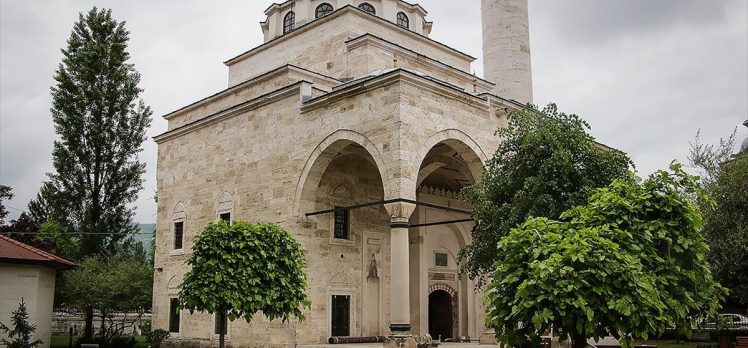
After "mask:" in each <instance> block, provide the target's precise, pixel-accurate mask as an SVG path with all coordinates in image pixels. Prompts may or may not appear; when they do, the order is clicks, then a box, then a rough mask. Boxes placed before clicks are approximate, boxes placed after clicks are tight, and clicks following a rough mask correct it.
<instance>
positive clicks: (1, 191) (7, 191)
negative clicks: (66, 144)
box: [0, 185, 13, 226]
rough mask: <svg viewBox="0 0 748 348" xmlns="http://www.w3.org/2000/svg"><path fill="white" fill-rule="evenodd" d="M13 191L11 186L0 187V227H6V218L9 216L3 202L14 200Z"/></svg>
mask: <svg viewBox="0 0 748 348" xmlns="http://www.w3.org/2000/svg"><path fill="white" fill-rule="evenodd" d="M12 191H13V189H12V188H10V186H5V185H0V226H2V225H5V217H6V216H8V209H6V208H5V203H3V201H5V200H8V199H11V198H13V192H12Z"/></svg>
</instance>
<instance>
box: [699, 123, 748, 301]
mask: <svg viewBox="0 0 748 348" xmlns="http://www.w3.org/2000/svg"><path fill="white" fill-rule="evenodd" d="M734 149H735V132H733V134H732V135H731V136H730V137H728V138H727V139H721V140H720V142H719V145H717V146H714V145H710V144H704V143H702V142H701V140H700V137H699V136H698V135H697V137H696V140H695V141H694V142H693V143H692V144H691V151H690V155H689V160H690V162H691V164H692V165H693V166H695V167H696V168H698V169H699V171H700V172H701V175H702V185H703V186H704V189H705V190H706V192H707V194H709V196H710V197H711V198H712V199H713V200H714V203H713V204H704V205H702V210H703V212H704V230H703V234H704V236H705V237H706V239H707V242H708V244H709V247H710V249H709V253H708V258H709V261H710V263H711V266H712V273H713V274H714V277H715V278H716V279H717V280H719V282H720V283H722V285H724V286H726V287H727V288H728V289H730V292H729V294H728V296H727V305H728V306H733V307H745V306H748V151H744V152H742V153H739V154H736V155H734V154H733V151H734Z"/></svg>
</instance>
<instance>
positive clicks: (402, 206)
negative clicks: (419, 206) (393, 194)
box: [384, 202, 416, 223]
mask: <svg viewBox="0 0 748 348" xmlns="http://www.w3.org/2000/svg"><path fill="white" fill-rule="evenodd" d="M384 208H385V209H387V214H389V215H390V219H391V221H392V222H395V223H407V222H408V220H410V215H411V214H413V211H414V210H415V209H416V205H415V204H413V203H408V202H395V203H387V204H385V205H384Z"/></svg>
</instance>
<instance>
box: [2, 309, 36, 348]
mask: <svg viewBox="0 0 748 348" xmlns="http://www.w3.org/2000/svg"><path fill="white" fill-rule="evenodd" d="M11 325H13V328H12V329H11V328H9V327H8V326H6V325H5V324H3V323H0V331H2V332H3V333H5V335H6V336H8V339H2V340H0V343H2V344H3V346H5V347H7V348H34V347H38V346H39V345H41V344H42V343H43V342H42V340H36V341H32V338H33V336H34V331H36V325H34V324H31V323H29V311H28V309H26V304H25V303H24V302H23V298H21V303H19V304H18V309H16V310H15V311H13V313H12V314H11Z"/></svg>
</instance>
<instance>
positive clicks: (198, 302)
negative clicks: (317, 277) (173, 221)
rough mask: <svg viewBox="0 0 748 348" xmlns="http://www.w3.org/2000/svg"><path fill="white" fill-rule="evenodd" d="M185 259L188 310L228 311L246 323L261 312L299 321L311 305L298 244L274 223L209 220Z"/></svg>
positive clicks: (184, 302) (184, 303) (182, 298)
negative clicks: (188, 256)
mask: <svg viewBox="0 0 748 348" xmlns="http://www.w3.org/2000/svg"><path fill="white" fill-rule="evenodd" d="M187 264H188V265H190V266H191V270H190V271H188V272H187V274H186V275H185V277H184V281H183V283H182V289H181V291H180V293H179V301H180V303H181V306H182V307H183V308H185V309H188V310H190V312H191V313H192V312H194V311H205V312H209V313H228V318H229V319H230V320H235V319H237V318H244V320H246V321H247V322H250V321H251V320H252V316H253V315H254V314H255V313H257V312H262V313H263V314H264V315H265V316H266V317H267V318H268V319H270V320H273V319H276V318H280V319H282V320H283V321H284V322H285V321H288V320H289V319H290V318H291V317H296V318H298V319H299V320H300V321H303V320H304V314H303V313H302V309H303V308H309V306H310V302H309V300H308V298H307V295H306V292H305V291H306V286H307V281H306V275H305V274H304V267H305V266H306V261H305V260H304V253H303V251H302V249H301V245H300V244H299V243H298V242H297V241H296V240H295V239H294V238H293V237H292V236H291V234H290V233H288V232H287V231H285V230H283V229H282V228H280V227H279V226H278V225H275V224H269V223H259V224H252V223H249V222H244V221H235V222H233V223H232V224H231V226H229V225H228V224H226V222H224V221H220V222H218V223H211V224H209V225H208V226H207V227H206V228H205V229H204V230H203V231H202V233H201V234H200V235H199V236H198V237H197V239H196V240H195V243H194V245H193V247H192V255H191V257H190V259H189V260H188V261H187ZM220 341H221V344H223V334H221V340H220Z"/></svg>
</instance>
